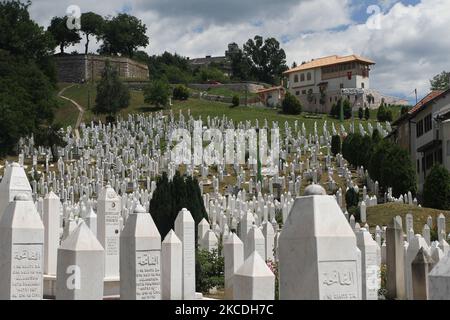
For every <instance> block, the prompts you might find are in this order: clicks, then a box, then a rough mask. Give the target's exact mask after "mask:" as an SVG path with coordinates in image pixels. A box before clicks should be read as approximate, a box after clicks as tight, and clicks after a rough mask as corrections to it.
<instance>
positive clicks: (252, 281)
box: [233, 251, 275, 300]
mask: <svg viewBox="0 0 450 320" xmlns="http://www.w3.org/2000/svg"><path fill="white" fill-rule="evenodd" d="M233 299H234V300H274V299H275V275H274V274H273V272H272V271H271V270H270V269H269V267H268V266H267V264H266V262H265V261H264V260H263V258H262V257H261V256H260V255H259V253H258V252H257V251H253V253H252V254H251V255H250V256H249V257H248V258H247V259H246V260H245V261H244V263H243V265H242V266H241V267H240V268H239V269H238V270H237V271H236V273H235V274H234V277H233Z"/></svg>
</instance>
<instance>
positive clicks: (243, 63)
mask: <svg viewBox="0 0 450 320" xmlns="http://www.w3.org/2000/svg"><path fill="white" fill-rule="evenodd" d="M229 59H230V64H231V78H232V79H233V80H250V78H251V72H250V67H251V61H250V59H249V58H248V57H247V56H246V55H245V54H244V52H243V51H242V50H241V49H239V50H237V51H235V52H231V53H230V54H229Z"/></svg>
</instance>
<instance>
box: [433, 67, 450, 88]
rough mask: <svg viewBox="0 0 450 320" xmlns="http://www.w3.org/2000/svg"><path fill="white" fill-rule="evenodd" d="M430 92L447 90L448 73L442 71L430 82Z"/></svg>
mask: <svg viewBox="0 0 450 320" xmlns="http://www.w3.org/2000/svg"><path fill="white" fill-rule="evenodd" d="M430 85H431V87H430V90H447V89H449V86H450V72H447V71H442V72H441V73H440V74H437V75H435V76H434V77H433V79H431V80H430Z"/></svg>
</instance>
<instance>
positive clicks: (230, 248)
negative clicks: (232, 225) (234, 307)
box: [223, 233, 244, 300]
mask: <svg viewBox="0 0 450 320" xmlns="http://www.w3.org/2000/svg"><path fill="white" fill-rule="evenodd" d="M223 251H224V260H225V261H224V264H225V298H226V299H227V300H230V299H232V298H233V277H234V274H235V273H236V271H237V270H238V269H239V268H240V267H241V266H242V264H243V263H244V244H243V243H242V241H241V239H239V237H238V236H237V235H236V234H235V233H232V234H231V235H230V236H229V237H228V239H227V240H225V243H224V245H223Z"/></svg>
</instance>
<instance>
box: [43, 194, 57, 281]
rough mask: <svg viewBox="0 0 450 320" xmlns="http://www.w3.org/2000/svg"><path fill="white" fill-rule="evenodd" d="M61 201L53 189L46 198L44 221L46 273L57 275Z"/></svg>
mask: <svg viewBox="0 0 450 320" xmlns="http://www.w3.org/2000/svg"><path fill="white" fill-rule="evenodd" d="M59 207H60V201H59V198H58V196H57V195H56V194H54V193H53V191H50V193H49V194H47V195H46V196H45V198H44V214H43V222H44V227H45V232H44V234H45V237H44V239H45V241H44V244H45V250H44V274H48V275H56V260H57V256H58V247H59V213H60V210H59Z"/></svg>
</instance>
